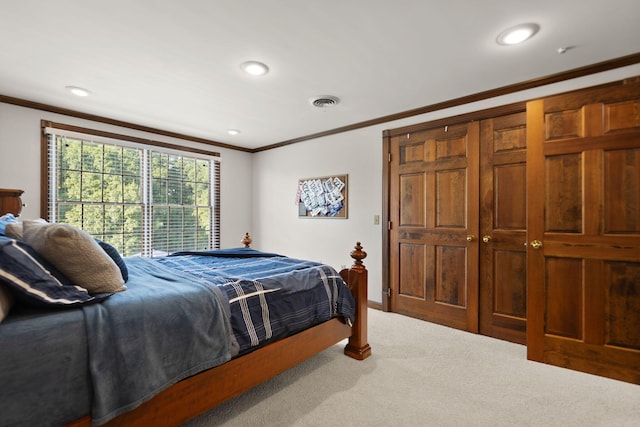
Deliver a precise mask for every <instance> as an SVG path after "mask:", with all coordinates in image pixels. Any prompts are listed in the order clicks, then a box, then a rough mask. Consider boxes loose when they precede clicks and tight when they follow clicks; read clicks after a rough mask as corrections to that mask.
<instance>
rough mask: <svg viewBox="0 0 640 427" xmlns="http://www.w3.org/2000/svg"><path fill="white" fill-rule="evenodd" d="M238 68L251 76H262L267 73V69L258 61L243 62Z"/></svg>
mask: <svg viewBox="0 0 640 427" xmlns="http://www.w3.org/2000/svg"><path fill="white" fill-rule="evenodd" d="M240 68H242V69H243V70H244V71H245V72H246V73H248V74H251V75H252V76H264V75H265V74H267V73H268V72H269V67H267V66H266V65H265V64H263V63H262V62H258V61H247V62H243V63H242V64H240Z"/></svg>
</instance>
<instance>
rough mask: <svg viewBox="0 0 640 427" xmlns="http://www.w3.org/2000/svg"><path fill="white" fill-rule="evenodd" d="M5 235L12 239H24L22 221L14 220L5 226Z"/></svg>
mask: <svg viewBox="0 0 640 427" xmlns="http://www.w3.org/2000/svg"><path fill="white" fill-rule="evenodd" d="M4 235H5V236H7V237H11V238H12V239H16V240H22V223H21V222H12V223H10V224H7V225H6V226H5V227H4Z"/></svg>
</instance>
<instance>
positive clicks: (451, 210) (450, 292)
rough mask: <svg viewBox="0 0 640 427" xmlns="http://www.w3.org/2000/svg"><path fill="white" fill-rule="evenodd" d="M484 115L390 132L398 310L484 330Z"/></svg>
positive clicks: (392, 273)
mask: <svg viewBox="0 0 640 427" xmlns="http://www.w3.org/2000/svg"><path fill="white" fill-rule="evenodd" d="M478 139H479V125H478V122H470V123H468V124H463V125H457V126H448V127H441V128H438V129H430V130H423V131H416V132H413V133H410V134H406V135H399V136H395V137H392V138H391V141H390V153H391V160H390V166H389V177H390V180H389V186H390V189H389V194H390V212H389V219H390V226H391V229H390V232H389V249H390V250H389V254H390V262H389V282H390V289H391V310H392V311H394V312H397V313H402V314H406V315H409V316H413V317H418V318H422V319H425V320H429V321H432V322H435V323H440V324H444V325H448V326H451V327H455V328H458V329H463V330H468V331H472V332H477V331H478V285H477V284H478V267H477V266H478V245H477V235H478V180H477V176H478V150H479V148H478V147H479V144H478Z"/></svg>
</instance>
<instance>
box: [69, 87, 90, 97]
mask: <svg viewBox="0 0 640 427" xmlns="http://www.w3.org/2000/svg"><path fill="white" fill-rule="evenodd" d="M66 89H67V90H68V91H69V92H71V93H72V94H74V95H75V96H89V95H90V94H91V92H89V91H88V90H87V89H83V88H81V87H78V86H67V87H66Z"/></svg>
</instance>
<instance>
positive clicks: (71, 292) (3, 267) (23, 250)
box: [0, 237, 110, 307]
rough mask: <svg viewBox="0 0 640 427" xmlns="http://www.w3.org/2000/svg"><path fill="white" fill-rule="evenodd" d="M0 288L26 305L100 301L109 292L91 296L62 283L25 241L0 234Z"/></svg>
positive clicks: (67, 305) (76, 303)
mask: <svg viewBox="0 0 640 427" xmlns="http://www.w3.org/2000/svg"><path fill="white" fill-rule="evenodd" d="M0 288H3V289H5V290H7V289H9V290H11V293H12V295H13V296H14V297H15V298H16V299H17V300H20V301H22V302H24V303H26V304H28V305H35V306H48V307H51V306H54V307H55V306H58V307H73V306H77V305H80V304H86V303H93V302H97V301H101V300H103V299H104V298H106V297H108V296H109V295H110V294H103V295H98V296H92V295H90V294H89V293H88V292H87V290H86V289H83V288H81V287H79V286H73V285H65V284H63V283H62V282H61V281H60V280H58V279H57V278H56V277H55V276H54V275H53V274H51V272H50V271H49V269H48V268H47V262H46V261H44V260H42V259H41V258H40V256H39V255H38V254H37V253H36V252H35V251H34V250H33V248H31V247H29V246H28V245H27V244H25V243H24V242H21V241H19V240H14V239H9V238H7V237H0Z"/></svg>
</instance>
